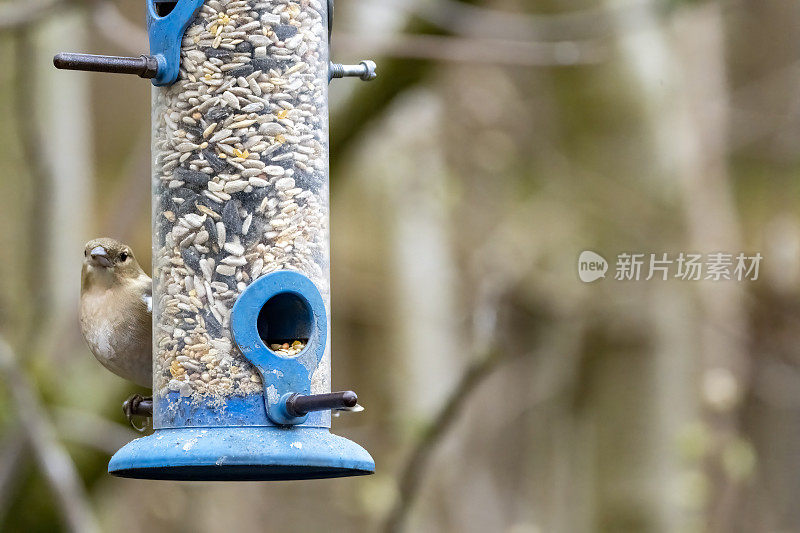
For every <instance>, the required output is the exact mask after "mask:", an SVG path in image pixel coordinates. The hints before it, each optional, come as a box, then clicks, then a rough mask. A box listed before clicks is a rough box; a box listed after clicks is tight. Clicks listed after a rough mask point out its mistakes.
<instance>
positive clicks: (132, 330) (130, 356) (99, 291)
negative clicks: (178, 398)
mask: <svg viewBox="0 0 800 533" xmlns="http://www.w3.org/2000/svg"><path fill="white" fill-rule="evenodd" d="M83 255H84V260H83V268H82V270H81V314H80V321H81V333H83V338H84V339H85V340H86V344H88V345H89V349H90V350H91V351H92V353H93V354H94V356H95V358H96V359H97V360H98V361H100V363H101V364H102V365H103V366H104V367H106V368H107V369H108V370H110V371H111V372H113V373H114V374H116V375H118V376H120V377H122V378H125V379H128V380H130V381H133V382H134V383H136V384H138V385H142V386H144V387H149V388H152V386H153V358H152V320H151V316H152V310H153V305H152V301H153V297H152V294H153V285H152V280H151V279H150V277H149V276H148V275H147V274H145V273H144V271H143V270H142V267H140V266H139V263H138V262H137V261H136V258H135V257H134V256H133V251H132V250H131V248H130V246H127V245H125V244H122V243H121V242H118V241H115V240H114V239H108V238H102V239H94V240H91V241H89V242H88V243H86V247H85V249H84V252H83Z"/></svg>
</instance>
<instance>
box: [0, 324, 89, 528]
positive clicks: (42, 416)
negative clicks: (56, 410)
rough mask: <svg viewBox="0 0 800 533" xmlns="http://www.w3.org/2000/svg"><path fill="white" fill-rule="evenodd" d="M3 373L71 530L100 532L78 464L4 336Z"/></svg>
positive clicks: (0, 364)
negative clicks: (60, 438) (61, 440)
mask: <svg viewBox="0 0 800 533" xmlns="http://www.w3.org/2000/svg"><path fill="white" fill-rule="evenodd" d="M0 374H2V377H3V379H5V382H6V387H7V388H8V390H9V391H10V394H11V397H12V399H13V402H14V407H15V409H16V413H17V418H18V419H19V422H20V424H21V426H22V429H23V431H24V432H25V434H26V437H27V441H28V444H29V445H30V447H31V448H32V450H33V452H34V455H35V457H36V460H37V462H38V463H39V467H40V468H41V471H42V473H43V474H44V476H45V477H46V478H47V480H48V481H49V483H50V487H51V488H52V489H53V492H54V495H55V496H56V501H57V502H58V505H59V507H60V508H61V514H62V515H63V516H64V519H65V520H66V522H67V525H68V527H69V529H70V531H73V532H74V533H94V532H99V531H100V529H99V527H98V525H97V522H96V520H95V518H94V515H93V513H92V509H91V506H90V505H89V500H88V498H87V496H86V491H85V489H84V486H83V482H82V481H81V478H80V476H79V475H78V471H77V469H76V468H75V464H74V463H73V462H72V458H71V457H70V456H69V454H68V453H67V451H66V450H65V449H64V447H63V446H62V445H61V443H60V442H58V439H57V438H56V432H55V430H54V428H53V424H52V423H51V422H50V420H49V419H48V416H47V413H46V412H45V410H44V408H43V407H42V404H41V402H40V400H39V398H38V396H37V394H36V392H35V388H34V386H33V384H32V383H31V382H30V380H29V379H28V376H26V375H25V373H24V372H23V371H22V369H20V368H19V365H18V363H17V360H16V356H15V355H14V353H13V351H12V350H11V347H10V346H9V345H8V343H7V342H6V341H5V339H2V338H0Z"/></svg>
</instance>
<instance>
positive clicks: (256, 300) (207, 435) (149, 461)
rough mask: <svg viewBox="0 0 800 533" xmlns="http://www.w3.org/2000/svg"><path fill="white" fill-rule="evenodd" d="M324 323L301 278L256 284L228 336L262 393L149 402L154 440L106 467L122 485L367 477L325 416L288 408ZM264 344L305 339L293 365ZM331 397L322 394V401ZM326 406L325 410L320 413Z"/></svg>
mask: <svg viewBox="0 0 800 533" xmlns="http://www.w3.org/2000/svg"><path fill="white" fill-rule="evenodd" d="M327 324H328V320H327V314H326V311H325V304H324V301H323V299H322V296H321V295H320V293H319V291H318V290H317V288H316V287H315V286H314V284H313V283H312V282H311V280H309V279H308V278H307V277H306V276H304V275H302V274H299V273H297V272H292V271H280V272H274V273H272V274H268V275H266V276H263V277H261V278H259V279H257V280H256V281H255V282H253V283H252V284H251V285H250V286H249V287H247V289H246V290H245V291H244V292H243V293H242V294H241V295H240V296H239V299H238V300H237V301H236V304H235V305H234V307H233V310H232V311H231V331H232V333H233V337H234V339H235V343H236V345H237V346H238V348H239V349H240V350H241V352H242V354H243V355H244V356H245V357H246V358H247V359H248V360H249V361H250V362H251V363H252V364H253V365H254V366H255V368H257V369H258V371H259V373H260V374H261V377H262V382H263V389H264V391H263V393H262V394H250V395H245V396H231V397H230V398H228V399H227V400H226V401H225V402H219V401H217V400H215V399H213V398H208V399H202V400H200V401H198V400H190V399H187V398H183V397H181V395H180V394H179V393H170V394H168V395H166V396H164V397H158V395H156V397H154V421H155V423H154V425H155V427H156V430H155V432H154V433H153V434H152V435H149V436H147V437H143V438H140V439H137V440H135V441H133V442H131V443H129V444H128V445H126V446H125V447H123V448H122V449H121V450H119V451H118V452H117V453H116V454H115V455H114V457H112V459H111V462H110V463H109V466H108V470H109V472H110V473H111V474H114V475H117V476H121V477H132V478H143V479H169V480H196V481H198V480H207V481H225V480H229V481H234V480H239V481H259V480H260V481H269V480H284V479H315V478H331V477H343V476H357V475H364V474H371V473H373V472H374V471H375V462H374V461H373V460H372V457H370V455H369V453H367V451H366V450H364V449H363V448H362V447H361V446H359V445H358V444H356V443H354V442H351V441H349V440H347V439H345V438H342V437H339V436H336V435H333V434H332V433H330V432H329V430H328V427H329V425H330V422H329V421H330V416H329V411H324V410H321V411H313V412H308V413H306V412H303V413H297V412H295V411H294V410H292V409H287V399H289V398H291V397H292V396H293V395H303V396H307V397H310V398H311V401H307V402H306V403H307V404H308V403H314V402H313V398H315V396H314V395H312V394H311V382H312V377H313V375H314V373H315V371H317V369H318V368H319V364H320V362H321V361H322V358H323V356H324V354H325V349H326V345H327V327H328V326H327ZM264 338H287V339H288V338H307V339H308V342H307V344H306V348H305V349H304V350H303V351H302V352H301V353H300V354H298V355H297V356H293V357H286V356H282V355H279V354H277V353H276V352H273V351H272V350H271V349H269V347H268V346H267V345H266V344H265V342H264ZM320 396H328V395H320ZM324 400H325V398H323V401H322V402H319V403H322V404H324V403H325V402H324Z"/></svg>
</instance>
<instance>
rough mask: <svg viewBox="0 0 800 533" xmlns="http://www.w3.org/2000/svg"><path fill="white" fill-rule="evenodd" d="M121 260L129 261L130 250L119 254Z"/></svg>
mask: <svg viewBox="0 0 800 533" xmlns="http://www.w3.org/2000/svg"><path fill="white" fill-rule="evenodd" d="M119 260H120V261H127V260H128V252H122V253H121V254H119Z"/></svg>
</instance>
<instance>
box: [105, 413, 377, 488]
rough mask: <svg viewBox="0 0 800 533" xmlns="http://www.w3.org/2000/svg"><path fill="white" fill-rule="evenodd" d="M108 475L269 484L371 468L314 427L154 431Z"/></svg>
mask: <svg viewBox="0 0 800 533" xmlns="http://www.w3.org/2000/svg"><path fill="white" fill-rule="evenodd" d="M108 471H109V473H111V474H113V475H115V476H120V477H128V478H139V479H165V480H181V481H273V480H288V479H321V478H332V477H345V476H361V475H366V474H372V473H373V472H374V471H375V462H374V461H373V460H372V457H371V456H370V455H369V453H368V452H367V451H366V450H365V449H363V448H362V447H361V446H359V445H358V444H356V443H354V442H352V441H350V440H347V439H345V438H343V437H339V436H337V435H334V434H333V433H330V432H329V431H328V430H327V429H326V428H319V427H298V426H294V427H288V428H283V427H276V426H249V427H248V426H238V427H205V428H202V427H200V428H177V429H157V430H156V431H155V433H153V434H152V435H148V436H147V437H142V438H140V439H136V440H134V441H133V442H130V443H128V444H127V445H125V446H124V447H123V448H122V449H120V450H119V451H118V452H117V453H116V454H114V457H112V458H111V462H110V463H109V464H108Z"/></svg>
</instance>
